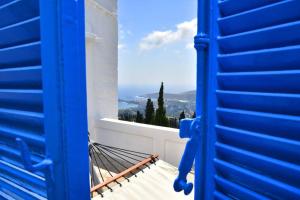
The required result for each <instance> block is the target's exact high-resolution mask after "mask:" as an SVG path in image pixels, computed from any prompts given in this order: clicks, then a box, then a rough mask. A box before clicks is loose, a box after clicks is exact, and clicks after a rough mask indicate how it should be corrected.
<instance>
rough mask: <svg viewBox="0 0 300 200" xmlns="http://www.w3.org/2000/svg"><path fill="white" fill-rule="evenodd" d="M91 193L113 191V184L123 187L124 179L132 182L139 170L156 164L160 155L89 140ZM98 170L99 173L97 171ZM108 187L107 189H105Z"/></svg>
mask: <svg viewBox="0 0 300 200" xmlns="http://www.w3.org/2000/svg"><path fill="white" fill-rule="evenodd" d="M89 157H90V176H91V177H90V183H91V195H92V197H93V196H95V195H101V196H102V197H104V194H103V192H104V191H106V189H108V190H110V191H111V192H113V189H112V186H111V185H112V184H113V183H114V184H115V185H119V186H120V187H122V183H121V181H122V180H127V181H128V182H130V180H129V178H130V177H131V176H135V177H137V174H136V173H137V172H139V171H141V172H143V173H144V170H143V169H144V168H146V167H147V168H150V165H151V164H155V162H156V161H157V160H158V155H152V154H147V153H143V152H138V151H132V150H128V149H122V148H118V147H112V146H108V145H104V144H99V143H95V142H91V141H90V140H89ZM97 172H98V173H97ZM105 188H106V189H105Z"/></svg>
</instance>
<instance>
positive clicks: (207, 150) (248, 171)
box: [174, 0, 300, 200]
mask: <svg viewBox="0 0 300 200" xmlns="http://www.w3.org/2000/svg"><path fill="white" fill-rule="evenodd" d="M198 6H199V7H198V34H197V36H196V37H195V47H196V50H197V115H198V117H201V123H200V130H199V133H200V135H201V137H200V138H199V139H198V141H197V142H195V144H196V145H198V148H195V146H196V145H195V146H191V145H190V143H191V140H192V139H190V140H189V142H188V143H187V147H186V149H185V152H184V154H183V158H182V161H181V163H180V166H179V177H178V178H177V179H176V181H175V185H174V189H175V190H176V191H181V190H184V189H185V190H186V191H187V192H186V191H185V193H188V192H189V190H190V187H191V183H187V182H186V179H185V175H186V174H187V173H188V171H189V169H190V166H191V160H193V157H194V154H195V152H196V157H195V199H196V200H202V199H205V200H210V199H221V200H223V199H245V200H253V199H258V200H261V199H299V198H300V181H299V180H300V160H299V159H298V158H299V157H300V143H299V141H300V135H299V133H300V118H299V116H300V112H299V109H298V108H299V107H300V101H299V98H300V97H299V94H300V90H299V87H298V86H299V80H300V79H299V70H300V68H299V62H300V58H299V56H298V55H299V49H300V48H299V44H300V38H299V33H298V32H299V27H298V26H299V22H300V15H299V9H300V4H299V1H296V0H283V1H280V0H278V1H272V0H270V1H269V0H266V1H259V0H245V1H239V0H231V1H219V2H218V1H201V0H199V1H198ZM258 19H259V20H258ZM184 123H187V122H185V121H184V122H183V124H182V126H183V128H182V129H181V130H180V134H181V135H184V136H189V137H191V135H189V134H190V133H189V131H188V129H186V130H184V128H185V126H188V125H184ZM183 132H185V133H183ZM187 155H189V156H187Z"/></svg>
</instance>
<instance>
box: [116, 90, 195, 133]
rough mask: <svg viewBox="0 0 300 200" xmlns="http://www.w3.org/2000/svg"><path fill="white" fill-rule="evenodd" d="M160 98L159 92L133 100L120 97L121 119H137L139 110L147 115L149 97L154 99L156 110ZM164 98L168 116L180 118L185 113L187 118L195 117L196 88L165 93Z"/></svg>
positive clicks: (139, 96)
mask: <svg viewBox="0 0 300 200" xmlns="http://www.w3.org/2000/svg"><path fill="white" fill-rule="evenodd" d="M158 98H159V93H150V94H141V95H138V96H136V97H135V98H133V99H132V100H125V99H119V119H121V120H126V121H135V119H136V115H137V112H138V114H141V115H145V108H146V104H147V101H148V99H151V100H152V101H153V105H154V109H155V110H156V109H157V108H158V102H157V99H158ZM163 100H164V108H165V111H166V117H167V118H169V119H175V120H178V119H179V118H180V116H182V115H183V114H184V116H185V117H187V118H192V117H193V115H194V112H195V110H196V91H195V90H192V91H186V92H180V93H163ZM174 126H177V125H173V126H172V125H170V127H174ZM174 128H176V127H174Z"/></svg>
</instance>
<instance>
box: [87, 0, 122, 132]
mask: <svg viewBox="0 0 300 200" xmlns="http://www.w3.org/2000/svg"><path fill="white" fill-rule="evenodd" d="M85 17H86V19H85V23H86V63H87V96H88V120H89V131H90V132H91V133H93V132H94V127H95V121H96V120H97V119H101V118H113V119H115V118H117V117H118V22H117V0H85Z"/></svg>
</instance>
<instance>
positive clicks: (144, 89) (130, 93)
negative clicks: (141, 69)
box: [118, 85, 194, 109]
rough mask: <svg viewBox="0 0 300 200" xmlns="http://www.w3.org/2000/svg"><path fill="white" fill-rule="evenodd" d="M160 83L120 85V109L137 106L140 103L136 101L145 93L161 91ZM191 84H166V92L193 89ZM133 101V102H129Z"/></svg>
mask: <svg viewBox="0 0 300 200" xmlns="http://www.w3.org/2000/svg"><path fill="white" fill-rule="evenodd" d="M159 88H160V85H144V86H137V85H119V88H118V90H119V91H118V92H119V109H129V108H136V107H137V106H138V105H137V104H135V103H134V101H135V100H136V99H137V98H140V97H141V96H142V95H144V94H151V93H157V92H159ZM193 89H194V87H191V86H175V85H172V86H168V85H165V91H164V92H166V93H180V92H186V91H190V90H193ZM128 101H133V102H130V103H129V102H128Z"/></svg>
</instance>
